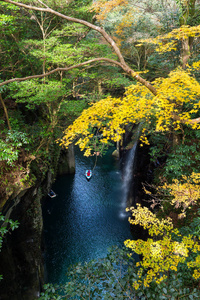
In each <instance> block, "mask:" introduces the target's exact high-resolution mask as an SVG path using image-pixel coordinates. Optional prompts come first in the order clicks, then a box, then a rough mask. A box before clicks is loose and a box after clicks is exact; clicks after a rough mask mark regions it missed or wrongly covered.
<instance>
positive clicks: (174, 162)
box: [164, 143, 200, 179]
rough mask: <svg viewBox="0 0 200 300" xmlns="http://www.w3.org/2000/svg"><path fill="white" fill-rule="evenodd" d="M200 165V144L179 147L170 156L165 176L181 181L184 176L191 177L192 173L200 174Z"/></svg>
mask: <svg viewBox="0 0 200 300" xmlns="http://www.w3.org/2000/svg"><path fill="white" fill-rule="evenodd" d="M199 163H200V153H199V144H195V143H194V144H192V145H185V144H183V145H178V146H176V147H174V148H173V151H172V152H171V153H169V154H168V158H167V161H166V165H165V168H164V176H166V177H167V178H169V179H171V178H178V179H179V178H181V176H182V174H185V175H189V174H190V173H191V172H192V171H193V172H196V173H198V172H199Z"/></svg>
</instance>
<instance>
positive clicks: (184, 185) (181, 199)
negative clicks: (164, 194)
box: [162, 172, 200, 218]
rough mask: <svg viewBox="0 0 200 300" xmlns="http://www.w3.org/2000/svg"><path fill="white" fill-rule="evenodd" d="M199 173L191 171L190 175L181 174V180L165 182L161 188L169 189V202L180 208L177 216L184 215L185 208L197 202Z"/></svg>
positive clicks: (199, 190) (199, 195)
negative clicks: (170, 182)
mask: <svg viewBox="0 0 200 300" xmlns="http://www.w3.org/2000/svg"><path fill="white" fill-rule="evenodd" d="M199 184H200V173H194V172H193V173H192V174H191V176H185V175H183V176H182V180H181V181H179V180H178V179H174V180H173V183H172V184H167V183H165V184H164V185H163V186H162V188H163V189H165V190H168V191H169V194H170V196H171V197H172V199H171V204H172V205H173V206H174V207H175V208H176V209H177V208H179V207H181V208H182V211H181V214H179V218H183V217H185V216H186V214H185V212H186V209H187V208H190V207H191V206H192V205H195V204H197V201H198V200H200V186H199Z"/></svg>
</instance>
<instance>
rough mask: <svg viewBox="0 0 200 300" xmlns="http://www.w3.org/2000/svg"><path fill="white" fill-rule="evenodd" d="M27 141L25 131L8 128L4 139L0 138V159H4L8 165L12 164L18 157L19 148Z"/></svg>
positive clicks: (27, 142) (28, 140)
mask: <svg viewBox="0 0 200 300" xmlns="http://www.w3.org/2000/svg"><path fill="white" fill-rule="evenodd" d="M29 142H30V139H29V138H28V136H27V135H26V133H23V132H20V131H15V130H14V131H10V130H9V131H8V132H7V137H6V140H5V141H4V140H2V139H0V161H6V162H7V164H8V165H12V164H13V162H14V161H16V160H17V159H18V154H19V150H20V148H21V147H22V146H24V145H27V144H29Z"/></svg>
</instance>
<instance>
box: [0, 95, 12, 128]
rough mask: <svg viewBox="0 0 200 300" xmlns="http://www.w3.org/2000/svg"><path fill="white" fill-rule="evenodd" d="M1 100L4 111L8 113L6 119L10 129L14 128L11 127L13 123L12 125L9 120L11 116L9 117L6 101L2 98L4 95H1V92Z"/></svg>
mask: <svg viewBox="0 0 200 300" xmlns="http://www.w3.org/2000/svg"><path fill="white" fill-rule="evenodd" d="M0 101H1V104H2V106H3V110H4V113H5V115H6V121H7V125H8V129H9V130H12V129H11V125H10V121H9V117H8V111H7V108H6V106H5V103H4V101H3V98H2V95H1V94H0Z"/></svg>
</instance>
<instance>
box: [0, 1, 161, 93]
mask: <svg viewBox="0 0 200 300" xmlns="http://www.w3.org/2000/svg"><path fill="white" fill-rule="evenodd" d="M1 1H4V2H7V3H11V4H14V5H16V6H19V7H23V8H25V9H31V10H36V11H43V12H48V13H51V14H54V15H56V16H58V17H60V18H62V19H65V20H67V21H69V22H74V23H79V24H82V25H84V26H87V27H89V28H91V29H93V30H95V31H97V32H99V33H100V34H101V35H102V36H103V37H104V39H105V40H106V41H107V42H108V43H109V44H110V45H111V47H112V48H113V50H114V52H115V53H116V55H117V57H118V59H119V61H120V64H118V65H119V66H120V67H121V68H122V69H123V70H124V71H125V72H126V73H127V74H128V75H130V76H132V77H133V78H135V79H136V80H137V81H139V82H140V83H141V84H143V85H144V86H146V87H147V88H148V89H149V90H150V91H151V92H152V93H153V94H154V95H156V94H157V92H156V89H155V88H154V87H153V86H152V85H151V84H150V83H149V82H147V81H146V80H145V79H143V78H142V77H140V76H139V75H138V74H137V73H136V72H135V71H134V70H132V69H131V68H130V67H129V66H128V65H127V64H126V62H125V60H124V58H123V56H122V54H121V52H120V50H119V48H118V46H117V45H116V43H115V42H114V40H113V39H112V38H111V37H110V36H109V35H108V34H107V32H106V31H105V30H104V29H103V28H101V27H99V26H96V25H94V24H92V23H89V22H87V21H85V20H81V19H77V18H72V17H69V16H66V15H63V14H61V13H59V12H57V11H55V10H53V9H51V8H49V7H48V6H47V5H46V4H44V3H43V2H42V1H40V0H39V1H38V2H40V3H41V4H42V5H44V6H45V8H42V7H36V6H32V5H26V4H24V3H20V2H15V1H12V0H1ZM104 60H105V59H104ZM113 63H114V61H113ZM115 64H117V61H116V62H115Z"/></svg>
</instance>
